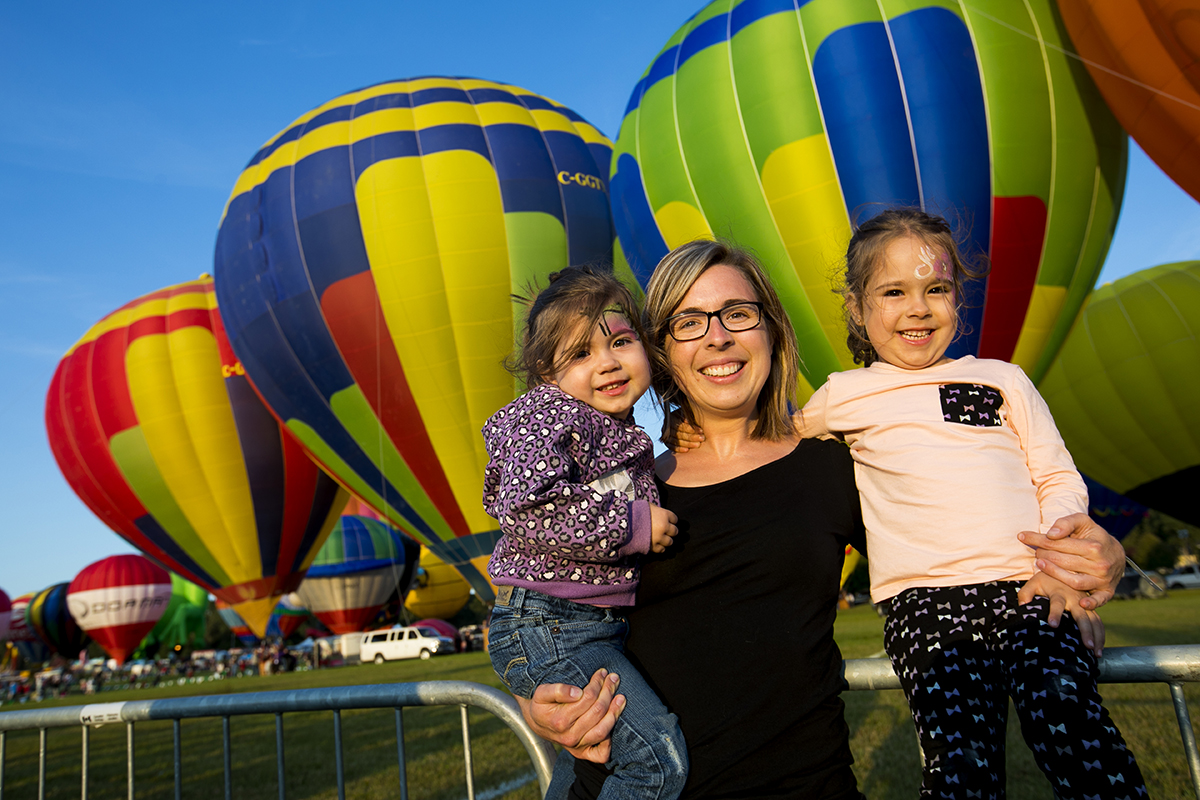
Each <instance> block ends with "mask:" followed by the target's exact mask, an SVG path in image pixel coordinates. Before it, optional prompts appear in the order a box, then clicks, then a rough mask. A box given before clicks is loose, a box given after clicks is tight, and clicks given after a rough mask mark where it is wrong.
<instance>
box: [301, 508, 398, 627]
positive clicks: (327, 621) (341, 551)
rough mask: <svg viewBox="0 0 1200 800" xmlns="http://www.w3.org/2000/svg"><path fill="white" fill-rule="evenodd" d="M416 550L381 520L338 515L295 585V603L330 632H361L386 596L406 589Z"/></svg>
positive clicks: (355, 515) (359, 515) (354, 515)
mask: <svg viewBox="0 0 1200 800" xmlns="http://www.w3.org/2000/svg"><path fill="white" fill-rule="evenodd" d="M350 505H351V507H354V508H353V510H354V511H362V510H363V509H360V508H357V507H355V506H356V501H355V500H351V502H350ZM348 510H349V509H348ZM419 547H420V546H419V545H418V544H417V543H416V542H414V541H413V540H412V539H409V538H408V537H407V536H402V535H401V534H399V533H397V532H396V531H395V529H393V528H391V527H390V526H388V524H387V523H386V522H382V521H380V520H378V519H375V518H372V517H368V516H364V515H362V514H354V513H347V514H343V515H342V517H341V518H340V519H339V520H338V522H337V524H336V525H335V526H334V528H333V532H332V533H331V534H329V538H328V539H326V540H325V544H324V545H322V546H321V549H320V551H319V552H318V553H317V556H316V558H315V559H314V560H313V563H312V566H311V567H309V569H308V575H307V576H306V577H305V579H304V582H303V583H301V584H300V589H299V590H298V593H299V595H300V599H301V601H302V602H303V604H304V605H305V606H306V607H308V609H309V610H311V611H312V613H313V614H314V615H315V616H316V617H317V619H319V620H320V621H321V623H322V624H323V625H325V627H327V628H329V630H331V631H333V632H334V633H337V634H341V633H352V632H354V631H361V630H364V629H365V628H366V627H367V623H368V622H369V621H370V620H371V619H373V618H374V617H375V614H376V613H378V611H379V609H380V608H381V607H382V606H383V604H384V603H386V602H387V600H388V598H389V597H391V596H392V595H393V594H395V593H396V592H397V591H400V592H401V593H403V592H405V591H407V590H408V585H409V582H410V581H411V580H412V577H413V575H414V573H415V571H416V570H415V566H416V561H417V553H418V551H419Z"/></svg>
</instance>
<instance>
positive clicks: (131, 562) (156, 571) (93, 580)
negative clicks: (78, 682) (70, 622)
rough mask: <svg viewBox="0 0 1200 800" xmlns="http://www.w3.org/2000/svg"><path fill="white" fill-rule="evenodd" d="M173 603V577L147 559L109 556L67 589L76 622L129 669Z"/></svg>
mask: <svg viewBox="0 0 1200 800" xmlns="http://www.w3.org/2000/svg"><path fill="white" fill-rule="evenodd" d="M170 602H171V575H170V573H169V572H167V571H166V570H165V569H163V568H162V567H160V566H159V565H158V564H155V563H154V562H153V561H151V560H150V559H148V558H145V557H144V556H137V555H120V556H109V557H108V558H105V559H101V560H100V561H97V562H95V563H94V564H89V565H88V566H86V567H84V568H83V569H82V570H80V572H79V574H78V575H76V576H75V579H74V580H72V581H71V584H70V586H69V587H68V588H67V606H68V608H69V609H70V612H71V616H72V617H74V618H75V622H76V623H78V625H79V627H80V628H82V629H83V630H84V632H86V633H87V634H88V635H89V636H91V637H92V638H93V639H95V640H96V642H98V643H99V645H100V646H101V647H103V648H104V652H106V653H108V655H109V656H110V657H112V658H115V659H116V660H117V661H119V662H121V663H124V662H125V659H126V658H128V657H129V654H130V653H132V652H133V651H134V649H135V648H136V647H137V645H138V642H140V641H142V639H143V638H145V636H146V634H147V633H149V632H150V631H151V630H152V629H153V628H154V625H155V624H156V623H157V622H158V620H159V619H160V618H161V617H162V615H163V612H164V611H166V610H167V604H168V603H170Z"/></svg>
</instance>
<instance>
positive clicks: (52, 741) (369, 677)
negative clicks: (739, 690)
mask: <svg viewBox="0 0 1200 800" xmlns="http://www.w3.org/2000/svg"><path fill="white" fill-rule="evenodd" d="M1198 612H1200V590H1194V591H1178V592H1172V593H1171V595H1170V596H1169V597H1168V598H1166V599H1163V600H1156V601H1149V600H1138V601H1133V600H1130V601H1124V602H1115V603H1111V604H1110V605H1109V606H1108V607H1106V608H1105V609H1104V612H1103V616H1104V619H1105V622H1106V624H1107V625H1108V645H1109V646H1124V645H1149V644H1182V643H1200V613H1198ZM882 630H883V624H882V620H880V619H879V617H877V616H876V615H875V613H874V611H873V610H872V609H871V607H870V606H860V607H858V608H854V609H851V610H848V611H843V612H842V613H841V614H840V615H839V618H838V623H837V638H838V643H839V644H840V645H841V647H842V651H843V653H844V655H845V656H846V657H847V658H865V657H868V656H872V655H875V654H876V653H879V652H880V651H881V650H882V649H883V644H882V642H883V634H882ZM422 680H468V681H477V682H480V683H486V684H489V685H492V686H498V685H499V684H498V683H497V681H496V679H495V677H494V675H493V674H492V671H491V667H490V665H489V662H488V660H487V657H486V655H485V654H483V653H469V654H464V655H454V656H446V657H442V658H435V659H432V660H430V661H426V662H422V661H406V662H400V663H393V664H386V665H383V666H375V665H366V666H361V667H345V668H341V669H331V670H323V671H320V672H305V673H297V674H293V675H278V676H271V677H264V678H260V677H246V678H238V679H232V680H226V681H221V682H213V683H204V684H196V685H191V684H189V685H187V686H173V687H168V688H159V689H153V690H151V689H146V690H133V691H121V692H105V693H103V694H102V695H99V696H97V697H95V698H88V700H95V701H104V702H107V701H117V700H133V699H157V698H165V697H180V696H191V695H200V694H221V693H229V692H252V691H269V690H279V689H302V688H312V687H317V686H346V685H353V684H367V683H386V682H401V681H422ZM1102 691H1103V694H1104V698H1105V704H1106V705H1107V706H1108V708H1109V711H1110V712H1111V713H1112V716H1113V718H1114V719H1115V720H1116V721H1117V723H1118V724H1119V725H1120V727H1121V730H1122V732H1123V733H1124V734H1125V737H1126V740H1127V741H1129V743H1130V746H1131V747H1132V748H1133V749H1134V752H1135V753H1136V755H1137V756H1138V759H1139V762H1140V763H1141V765H1142V769H1143V772H1144V773H1145V774H1146V777H1147V781H1148V783H1149V788H1150V795H1151V797H1154V798H1181V797H1188V796H1190V792H1191V788H1190V780H1189V777H1188V773H1187V766H1186V764H1185V762H1184V757H1183V750H1182V745H1181V744H1180V741H1179V733H1178V728H1177V727H1176V723H1175V716H1174V712H1173V710H1172V707H1171V702H1170V698H1169V695H1168V692H1167V687H1166V686H1165V685H1160V684H1150V685H1145V686H1134V685H1113V684H1107V685H1105V686H1103V687H1102ZM1186 693H1187V697H1188V702H1189V707H1190V708H1191V711H1192V714H1193V717H1194V718H1195V717H1196V716H1197V715H1200V703H1197V698H1200V694H1198V693H1197V689H1196V688H1194V687H1190V686H1189V687H1188V688H1187V690H1186ZM844 697H845V700H846V707H847V717H848V719H849V722H850V727H851V730H852V736H853V738H852V740H851V745H852V747H853V750H854V753H855V757H856V758H857V760H858V763H857V765H856V768H855V769H856V772H857V774H858V778H859V783H860V785H861V787H862V789H863V791H864V793H865V794H866V795H867V796H868V797H869V798H871V799H872V800H876V799H879V800H885V799H888V798H897V799H899V798H904V800H909V799H910V798H913V797H915V796H916V787H917V786H918V784H919V782H920V770H919V766H918V760H917V758H918V757H917V747H916V737H915V734H914V733H913V729H912V724H911V723H910V721H909V719H908V711H907V708H906V706H905V704H904V699H903V697H902V696H901V694H900V693H899V692H898V691H886V692H849V693H847V694H846V695H845V696H844ZM83 701H84V698H82V697H81V696H79V695H72V696H71V697H70V698H67V699H64V700H61V701H57V700H56V701H47V702H46V703H44V704H42V705H58V704H78V703H80V702H83ZM24 707H25V708H28V707H30V706H24ZM12 708H13V706H5V707H4V709H3V710H10V709H12ZM470 718H471V731H472V741H473V746H474V757H475V786H476V791H477V792H478V793H480V794H483V793H484V792H488V791H489V790H491V789H494V788H496V787H499V786H503V785H506V784H507V785H514V784H519V783H521V782H522V781H523V780H525V779H526V777H527V776H530V775H531V774H532V768H531V766H530V764H529V760H528V757H527V756H526V755H525V751H524V750H523V748H521V746H520V745H519V744H518V743H517V742H516V739H515V738H514V737H513V736H512V734H511V733H509V731H508V729H507V728H505V727H504V726H503V725H502V724H501V723H500V722H498V721H497V720H496V719H495V718H494V717H492V716H491V715H490V714H487V713H486V712H472V713H471V715H470ZM1010 719H1012V720H1013V724H1011V725H1010V726H1009V734H1010V736H1009V745H1010V746H1009V753H1008V789H1009V797H1010V798H1013V800H1026V798H1030V799H1038V800H1040V799H1041V798H1045V800H1051V798H1052V794H1051V792H1050V789H1049V785H1048V784H1047V783H1046V781H1045V780H1044V779H1043V778H1042V777H1041V774H1040V772H1038V770H1037V767H1036V766H1035V765H1034V763H1033V760H1032V758H1031V756H1030V755H1029V752H1028V750H1027V749H1026V748H1025V745H1024V743H1023V742H1022V741H1021V739H1020V734H1019V731H1017V725H1016V723H1015V719H1016V717H1015V714H1010ZM342 723H343V724H342V730H343V744H344V753H345V763H346V776H347V797H349V798H394V797H397V796H398V789H397V776H396V745H395V727H394V715H393V712H392V711H390V710H381V711H355V712H345V713H343V715H342ZM405 726H406V743H407V746H408V758H409V764H408V776H409V794H410V797H411V798H413V800H425V799H426V798H429V800H441V799H442V798H447V800H448V799H449V798H455V799H457V798H462V797H465V796H466V783H465V779H464V775H463V761H462V744H461V733H460V723H459V713H458V710H457V709H439V708H412V709H409V710H407V711H406V712H405ZM284 729H285V743H286V760H287V775H288V778H287V780H288V785H287V791H288V797H290V798H313V799H314V800H317V799H319V800H326V799H327V798H330V799H331V798H335V797H336V796H337V795H336V788H335V786H336V784H335V777H334V764H333V757H332V752H333V721H332V717H331V715H329V714H327V713H324V714H289V715H287V716H286V717H285V718H284ZM232 730H233V753H234V774H233V784H234V796H235V797H239V798H255V799H256V800H259V799H261V798H272V797H277V796H278V787H277V785H276V782H275V727H274V719H273V718H271V717H241V718H236V717H235V718H234V719H233V722H232ZM79 738H80V734H79V730H78V729H75V728H71V729H58V730H53V731H50V735H49V746H48V784H49V792H48V794H47V797H49V798H71V797H78V796H79V770H80V764H79V751H80V747H79ZM37 748H38V738H37V733H36V732H32V733H25V732H22V733H17V734H9V735H8V737H7V761H6V766H5V774H4V796H5V797H6V798H18V799H20V798H34V797H36V796H37ZM91 752H92V755H91V761H90V769H91V782H90V792H89V796H90V797H91V798H113V799H114V800H115V799H116V798H124V797H125V796H126V795H125V730H124V726H120V725H118V726H111V725H110V726H105V727H102V728H100V729H98V730H94V731H93V733H92V735H91ZM183 754H184V764H183V774H184V797H186V798H197V799H199V798H203V799H205V800H207V798H219V797H221V796H222V793H223V789H222V786H223V784H222V780H223V770H222V756H221V723H220V721H219V720H196V721H186V722H184V723H183ZM136 761H137V773H136V774H137V796H138V797H139V798H163V799H164V800H165V799H166V798H170V797H172V796H173V795H172V793H173V780H174V779H173V772H172V739H171V724H170V723H169V722H167V723H141V724H139V725H138V726H137V751H136ZM492 796H495V795H492ZM504 796H505V797H512V798H529V799H530V800H532V799H533V798H536V797H537V796H538V794H537V787H536V784H535V783H526V784H525V785H524V786H522V787H521V788H519V789H516V790H514V791H512V792H510V793H508V794H505V795H504Z"/></svg>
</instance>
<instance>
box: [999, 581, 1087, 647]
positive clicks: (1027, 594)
mask: <svg viewBox="0 0 1200 800" xmlns="http://www.w3.org/2000/svg"><path fill="white" fill-rule="evenodd" d="M1035 597H1045V598H1047V599H1049V601H1050V616H1049V617H1048V618H1047V621H1048V622H1049V623H1050V627H1052V628H1057V627H1058V625H1059V622H1060V620H1061V618H1062V614H1063V612H1064V611H1067V612H1069V613H1070V614H1071V619H1073V620H1075V624H1076V625H1078V626H1079V635H1080V637H1081V638H1082V639H1083V643H1084V645H1085V646H1086V647H1087V648H1088V649H1089V650H1091V651H1092V652H1093V653H1095V654H1096V656H1097V657H1099V656H1100V655H1101V653H1102V652H1103V651H1104V623H1103V622H1102V621H1101V620H1100V615H1099V614H1097V613H1096V612H1095V611H1092V610H1089V609H1086V608H1083V607H1082V606H1081V605H1079V601H1080V600H1081V599H1082V598H1084V597H1087V593H1086V592H1080V591H1077V590H1075V589H1072V588H1071V587H1070V586H1067V585H1066V584H1065V583H1062V582H1061V581H1057V580H1055V579H1054V578H1051V577H1050V576H1049V575H1047V574H1046V573H1044V572H1039V573H1037V574H1035V575H1034V576H1033V577H1032V578H1030V579H1029V580H1028V581H1026V583H1025V585H1024V586H1022V587H1021V589H1020V591H1018V592H1017V602H1018V603H1020V604H1021V605H1024V604H1025V603H1028V602H1029V601H1031V600H1033V598H1035Z"/></svg>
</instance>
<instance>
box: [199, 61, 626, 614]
mask: <svg viewBox="0 0 1200 800" xmlns="http://www.w3.org/2000/svg"><path fill="white" fill-rule="evenodd" d="M610 153H611V144H610V143H609V142H608V140H607V139H605V138H604V136H603V135H601V134H600V133H599V132H598V131H597V130H596V129H595V128H594V127H592V126H591V125H590V124H588V123H587V122H586V121H585V120H583V119H582V118H581V117H580V116H579V115H578V114H576V113H575V112H573V111H571V110H570V109H568V108H566V107H564V106H562V105H560V104H558V103H555V102H554V101H552V100H548V99H546V98H544V97H542V96H540V95H536V94H533V93H532V92H529V91H526V90H524V89H520V88H518V87H515V86H509V85H506V84H501V83H495V82H492V81H485V80H476V79H466V78H463V79H458V78H438V77H431V78H419V79H414V80H408V81H404V80H400V81H393V82H389V83H383V84H379V85H377V86H372V87H368V88H366V89H362V90H359V91H356V92H351V93H349V94H345V95H342V96H340V97H337V98H334V99H333V100H331V101H329V102H328V103H325V104H324V105H322V106H320V107H318V108H315V109H313V110H312V111H310V112H309V113H307V114H305V115H303V116H302V117H300V118H299V119H297V120H296V121H295V122H293V123H292V124H291V125H289V126H288V127H287V128H286V129H284V130H283V131H281V132H280V133H279V134H278V135H276V136H275V137H273V138H272V139H271V140H270V141H268V142H267V143H266V144H265V145H263V147H262V148H261V149H260V150H259V151H258V153H256V154H255V155H254V157H253V158H252V159H251V161H250V163H249V165H248V166H247V167H246V169H245V170H244V171H243V172H242V175H241V176H240V177H239V178H238V180H237V183H236V184H235V186H234V189H233V193H232V195H231V197H230V199H229V203H228V206H227V207H226V211H225V216H224V218H223V219H222V221H221V227H220V231H219V232H218V234H217V247H216V257H215V275H216V281H217V296H218V298H219V300H220V304H221V308H222V313H223V315H224V319H225V324H226V327H227V329H228V331H229V338H230V341H231V343H232V345H233V350H234V352H235V353H237V355H238V358H239V359H240V360H241V363H242V364H243V365H245V368H246V371H247V373H248V374H249V375H250V377H251V378H252V379H253V380H254V383H255V386H257V387H258V389H259V390H260V391H261V392H262V395H263V398H264V399H265V400H266V402H267V405H269V406H270V408H271V410H272V411H273V412H274V413H275V414H276V415H277V416H278V417H279V418H280V419H281V420H283V421H284V423H285V424H286V425H287V427H288V428H289V429H290V430H292V432H293V433H295V434H296V436H297V438H299V440H300V441H301V442H303V444H304V446H305V447H307V448H308V450H309V452H310V453H311V454H312V455H313V457H314V458H315V459H317V461H319V462H320V463H321V464H322V465H323V466H324V467H325V468H326V469H327V470H329V472H330V474H332V475H335V476H336V477H337V478H338V480H339V481H341V482H342V483H343V484H344V485H345V486H347V487H348V488H349V489H350V490H351V491H353V492H354V493H355V494H356V495H358V496H359V497H361V498H362V499H363V500H365V501H366V502H367V503H369V504H370V505H371V506H372V507H373V508H375V509H377V510H378V511H379V512H380V513H382V514H383V516H384V517H385V518H386V519H387V520H388V521H389V522H390V523H391V524H392V525H394V526H395V527H397V528H399V529H401V530H403V531H404V532H406V533H408V534H410V535H412V536H413V537H415V538H417V539H419V540H420V541H422V542H423V543H424V544H425V545H426V546H428V547H429V548H431V549H432V550H433V551H435V552H436V553H438V555H439V556H440V557H441V558H442V559H443V560H444V561H446V562H447V563H450V564H453V565H454V566H455V567H456V568H458V569H459V570H460V571H461V572H462V573H463V575H465V576H467V577H468V578H469V579H470V580H471V584H472V586H474V587H475V589H476V591H478V592H480V594H481V595H482V596H484V597H485V598H490V597H491V596H492V590H491V587H490V584H489V583H488V582H487V580H486V578H485V577H484V575H483V574H481V571H480V565H481V564H483V563H485V562H486V558H487V556H488V554H489V553H491V551H492V549H493V547H494V545H495V541H496V539H497V538H498V535H499V531H498V530H497V525H496V522H495V521H494V520H492V519H491V518H490V517H488V516H487V515H486V514H485V513H484V511H483V508H482V504H481V502H480V497H481V492H482V486H483V469H484V466H485V465H486V462H487V454H486V452H485V450H484V446H483V439H482V437H481V435H480V433H479V430H480V428H481V427H482V425H483V423H484V421H485V420H486V419H487V418H488V417H489V416H491V415H492V414H493V413H494V412H496V411H497V410H498V409H499V408H500V407H501V406H503V405H504V404H505V403H507V402H509V401H510V400H512V399H513V397H514V396H515V394H516V392H517V390H518V387H517V385H516V384H515V382H514V379H513V378H512V376H511V375H509V374H508V373H507V372H506V371H505V370H504V368H503V366H502V364H501V362H502V361H503V359H504V358H505V356H507V355H508V354H509V353H510V352H511V351H512V349H513V333H514V329H515V328H516V326H517V324H518V319H517V314H516V311H515V307H514V305H513V303H512V299H511V296H510V295H511V294H512V293H514V292H516V293H524V292H525V291H527V285H528V284H529V282H531V281H534V280H539V279H540V280H541V281H542V282H543V283H544V282H545V278H546V276H547V274H548V273H550V272H552V271H554V270H558V269H561V268H563V267H565V266H567V265H568V264H575V263H583V262H588V261H595V260H602V261H608V260H610V259H611V253H612V239H613V235H612V227H611V223H610V216H609V211H608V200H607V193H606V192H607V180H606V175H607V173H608V163H609V156H610Z"/></svg>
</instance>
